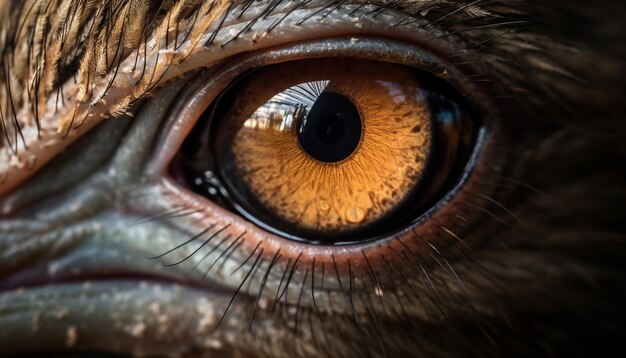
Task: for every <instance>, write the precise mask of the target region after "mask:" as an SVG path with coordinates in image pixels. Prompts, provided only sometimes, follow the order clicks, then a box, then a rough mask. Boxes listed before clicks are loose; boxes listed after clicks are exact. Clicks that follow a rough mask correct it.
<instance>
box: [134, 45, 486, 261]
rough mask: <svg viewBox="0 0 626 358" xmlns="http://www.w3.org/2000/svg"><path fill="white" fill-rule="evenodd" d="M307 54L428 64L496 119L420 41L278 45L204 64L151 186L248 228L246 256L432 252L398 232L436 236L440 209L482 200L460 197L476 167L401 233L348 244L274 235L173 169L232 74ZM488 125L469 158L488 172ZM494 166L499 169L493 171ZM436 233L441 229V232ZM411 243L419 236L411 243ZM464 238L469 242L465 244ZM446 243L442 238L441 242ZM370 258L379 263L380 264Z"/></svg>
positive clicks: (322, 257) (163, 140)
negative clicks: (184, 182)
mask: <svg viewBox="0 0 626 358" xmlns="http://www.w3.org/2000/svg"><path fill="white" fill-rule="evenodd" d="M303 56H306V57H307V58H313V57H324V56H346V57H360V58H364V59H376V60H381V59H383V60H385V61H389V62H394V63H398V64H408V65H413V66H416V64H417V66H419V67H420V68H422V69H427V70H428V71H431V72H433V73H435V74H437V75H439V76H440V77H443V78H445V79H446V81H447V82H449V83H450V84H452V85H453V87H455V88H457V89H458V90H459V91H460V92H461V93H463V94H464V95H465V96H469V97H470V98H472V99H473V101H470V102H474V103H476V104H477V105H480V106H481V108H480V110H481V112H480V113H481V114H482V115H484V116H485V117H486V118H485V119H486V120H485V123H489V121H487V119H490V118H489V116H490V112H489V110H488V108H489V105H488V101H485V102H486V103H485V102H482V99H483V97H482V96H483V95H482V94H481V92H480V91H478V90H477V89H475V88H474V87H473V86H472V84H471V83H469V82H466V81H465V76H464V75H463V74H462V73H461V72H460V71H459V70H458V69H457V68H456V67H454V66H450V65H448V64H447V63H446V62H444V61H442V60H440V59H439V58H438V57H437V56H435V55H433V54H431V53H430V52H427V51H425V50H424V49H422V48H421V47H418V46H417V45H412V44H407V43H404V42H401V41H394V40H390V39H380V38H363V39H361V38H359V39H357V40H356V41H355V40H354V38H352V37H350V38H333V39H324V40H314V41H309V42H306V43H299V44H295V45H285V46H281V47H274V48H270V49H267V50H260V51H256V52H253V53H248V54H244V55H241V56H238V57H235V58H233V59H232V60H230V61H227V62H225V63H223V64H221V65H220V66H216V67H214V68H212V69H208V70H203V72H201V73H199V75H196V76H194V77H193V80H192V81H190V82H189V85H188V87H186V88H185V90H184V91H183V92H182V93H181V95H180V96H181V98H182V99H185V98H188V99H189V100H181V101H178V102H177V105H176V107H174V108H173V109H172V110H171V113H172V118H171V119H170V120H169V122H168V123H167V125H166V126H164V128H163V133H162V135H161V137H160V138H159V139H158V140H157V145H156V146H155V148H157V151H156V152H155V153H154V159H153V160H152V161H151V162H150V163H148V165H147V170H146V173H147V175H148V176H149V177H150V178H152V180H151V182H152V183H153V185H155V186H156V187H155V188H154V189H153V191H154V192H165V193H167V200H169V201H170V202H169V203H168V206H170V209H171V208H177V207H186V208H187V209H188V210H189V211H192V212H194V213H196V214H194V215H191V216H190V218H189V220H196V221H199V222H200V223H203V224H207V225H209V224H215V223H216V222H217V224H218V226H228V228H227V229H226V230H225V231H224V232H223V233H222V234H224V235H231V236H233V237H236V236H238V235H239V234H240V233H242V232H246V233H247V235H246V237H247V238H248V239H247V240H244V241H243V243H242V245H241V251H242V252H247V253H248V254H249V253H250V252H253V250H254V249H255V248H256V247H257V245H260V244H261V243H262V246H263V248H264V255H270V254H273V253H275V252H278V251H279V250H280V252H281V253H282V254H283V255H284V256H285V257H291V256H292V255H293V256H297V255H299V254H298V253H302V255H301V258H300V260H301V261H302V262H309V263H310V262H311V261H312V260H313V259H314V258H317V259H316V260H317V262H318V263H322V262H325V263H327V264H333V265H334V263H333V262H332V260H331V258H335V259H336V260H337V261H338V262H340V264H339V265H343V264H345V263H346V262H349V261H350V260H352V269H357V270H359V269H362V270H367V267H366V262H364V261H363V255H362V252H363V251H367V253H368V255H372V257H375V256H379V255H384V254H385V253H386V254H387V255H388V248H389V247H395V248H396V249H398V250H404V248H403V247H404V245H408V246H409V247H410V248H411V249H412V250H414V251H415V252H417V253H424V252H429V250H431V246H430V245H431V243H430V242H429V241H423V240H422V239H420V240H411V239H406V240H405V241H406V243H405V242H401V240H400V239H398V238H400V237H402V236H405V237H406V235H414V234H415V233H414V232H413V231H412V230H413V229H415V228H416V227H419V232H420V233H421V234H424V236H425V237H426V239H425V240H430V239H432V238H433V237H435V238H436V237H437V235H440V232H441V231H442V227H444V228H446V226H444V225H447V221H448V219H449V218H448V217H446V215H448V216H449V213H446V212H445V210H442V208H445V207H446V206H454V205H455V203H459V202H463V201H468V202H469V201H471V202H476V198H471V199H469V200H468V197H467V195H463V194H462V193H461V194H460V195H459V192H460V188H461V187H463V186H468V187H474V188H476V187H477V186H478V185H479V184H477V183H475V181H474V182H473V183H468V182H469V181H470V177H471V175H473V173H474V172H473V171H464V174H463V176H462V177H461V178H460V179H459V180H458V181H457V182H456V184H455V186H454V187H453V188H452V189H451V191H450V192H449V193H448V194H446V195H445V196H444V197H443V198H442V199H441V200H440V201H439V202H438V203H437V204H436V205H435V206H433V207H432V208H431V209H430V210H429V211H427V212H426V213H425V214H424V215H422V216H421V217H420V218H419V219H418V221H415V222H413V223H411V225H410V226H409V227H407V228H406V229H404V230H403V231H401V232H399V233H398V234H397V236H394V237H389V238H388V239H382V240H377V241H372V242H367V243H358V244H355V245H346V246H342V247H336V246H323V245H303V244H302V243H297V242H291V241H289V240H285V239H284V238H282V237H278V236H275V235H273V234H271V233H269V232H267V231H265V230H262V229H261V228H258V227H256V226H255V225H254V224H252V223H249V222H247V221H245V220H242V219H241V218H240V217H239V216H238V215H237V214H235V213H233V212H231V211H228V210H226V209H224V208H222V207H220V206H219V205H218V204H216V203H214V202H212V201H210V200H209V199H206V198H204V197H201V196H199V195H197V194H195V193H192V192H190V191H188V190H187V189H185V188H183V187H181V186H180V184H178V183H177V182H176V181H175V180H174V179H173V178H172V177H171V175H170V174H169V172H168V171H169V164H170V163H171V161H172V159H173V158H174V156H175V155H176V153H177V152H178V150H179V148H180V146H181V145H182V142H183V141H184V139H185V138H186V136H187V134H188V133H189V132H190V131H191V129H192V128H193V126H194V125H195V124H196V122H197V120H198V118H199V117H200V115H201V114H202V113H203V112H204V111H205V110H206V109H207V108H208V107H209V105H210V104H211V103H212V102H213V101H214V100H215V98H216V97H217V96H218V95H219V94H220V93H221V92H223V91H224V89H225V88H226V87H227V86H228V85H229V84H230V83H231V82H232V81H233V80H234V79H236V78H238V76H239V75H241V73H243V72H246V71H248V70H250V69H253V68H255V67H260V66H263V65H269V64H273V63H278V62H283V61H290V60H296V59H300V58H302V57H303ZM488 130H489V128H483V129H481V130H480V131H479V133H478V137H477V144H476V147H475V149H474V150H473V152H472V156H471V158H470V159H469V163H468V167H473V166H475V165H476V166H477V169H476V170H486V169H485V168H486V167H489V166H490V162H489V155H486V153H487V151H486V149H485V148H486V147H492V146H493V145H494V143H493V141H492V138H491V136H488V135H487V133H488ZM494 156H495V155H494ZM479 157H481V163H479V161H478V158H479ZM479 164H480V165H479ZM495 172H496V171H493V172H492V173H495ZM477 190H478V189H477ZM485 192H486V191H485ZM146 205H147V204H146ZM159 209H163V208H162V207H161V208H159ZM442 211H443V212H442ZM465 219H466V220H471V217H470V216H467V217H465ZM176 225H178V224H176ZM452 231H455V230H454V229H453V230H449V229H448V232H452ZM433 233H436V235H435V234H433ZM433 235H434V236H433ZM453 236H454V235H451V234H448V235H447V237H446V238H445V239H446V240H447V242H449V241H450V239H451V237H452V238H453V239H454V240H455V241H457V240H456V238H454V237H453ZM433 240H434V239H433ZM409 241H413V242H411V243H409ZM448 244H449V243H448ZM448 244H446V245H448ZM457 244H458V243H457ZM462 244H463V245H467V243H462ZM443 246H444V245H443V244H441V245H440V246H439V247H443ZM264 257H265V256H264ZM270 259H271V258H270ZM370 264H372V265H376V264H375V263H370Z"/></svg>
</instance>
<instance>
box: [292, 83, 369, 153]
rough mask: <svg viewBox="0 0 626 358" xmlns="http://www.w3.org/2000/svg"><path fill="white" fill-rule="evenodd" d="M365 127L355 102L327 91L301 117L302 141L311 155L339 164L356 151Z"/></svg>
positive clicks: (299, 131) (300, 136) (299, 138)
mask: <svg viewBox="0 0 626 358" xmlns="http://www.w3.org/2000/svg"><path fill="white" fill-rule="evenodd" d="M361 130H362V126H361V116H360V115H359V111H358V110H357V109H356V107H355V106H354V104H353V103H352V101H350V100H349V99H348V98H346V97H345V96H342V95H340V94H338V93H334V92H324V93H322V94H321V95H320V96H319V97H318V98H317V100H316V101H315V103H314V104H313V106H312V107H311V110H310V111H309V112H308V113H307V114H306V115H305V116H302V118H300V121H299V123H298V141H299V142H300V146H302V149H304V151H305V152H306V153H307V154H309V155H310V156H311V157H313V158H315V159H317V160H319V161H321V162H326V163H335V162H339V161H342V160H344V159H346V158H347V157H349V156H350V154H352V153H353V152H354V150H355V149H356V147H357V146H358V145H359V141H360V140H361Z"/></svg>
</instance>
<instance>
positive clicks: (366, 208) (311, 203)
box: [218, 59, 432, 234]
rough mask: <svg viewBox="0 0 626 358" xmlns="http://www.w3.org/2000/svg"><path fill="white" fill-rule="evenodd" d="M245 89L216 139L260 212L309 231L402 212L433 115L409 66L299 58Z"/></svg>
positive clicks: (419, 171)
mask: <svg viewBox="0 0 626 358" xmlns="http://www.w3.org/2000/svg"><path fill="white" fill-rule="evenodd" d="M238 88H239V90H238V91H237V92H236V95H234V99H233V100H232V102H231V103H232V105H230V106H229V108H228V109H227V110H226V111H225V112H224V114H223V117H222V118H221V119H220V122H221V123H222V127H225V128H226V129H222V130H220V131H219V133H222V135H219V138H220V139H219V140H218V142H220V143H221V145H222V146H223V148H224V149H223V150H222V152H226V154H227V155H226V156H225V158H226V159H224V161H229V160H232V161H233V162H234V168H233V170H232V172H230V173H227V174H226V175H225V176H227V177H229V180H233V181H234V182H235V183H234V184H232V185H231V188H234V191H237V192H243V193H245V194H242V195H240V197H241V198H243V201H249V202H252V203H253V204H252V205H251V206H254V207H253V208H252V209H251V210H252V211H254V210H256V211H264V212H265V213H271V216H272V217H275V218H277V219H278V220H280V221H282V222H285V223H288V224H289V225H291V226H292V227H295V228H297V229H303V230H307V231H309V232H318V233H320V234H324V233H333V234H336V233H338V232H348V231H351V230H354V229H356V228H359V227H362V226H364V225H368V224H371V223H374V222H376V221H377V220H378V219H381V218H383V217H385V216H386V215H387V214H389V213H390V212H391V211H392V210H394V209H395V208H397V207H398V206H399V205H400V204H401V203H402V202H404V201H405V200H406V199H407V197H408V196H409V193H411V192H412V190H413V189H414V187H415V185H416V183H418V182H419V181H420V178H421V177H422V175H423V173H424V169H425V168H426V166H427V163H428V161H429V157H430V154H431V151H432V128H431V126H432V119H431V109H430V106H429V102H428V92H427V91H424V90H423V89H422V86H421V84H420V81H419V78H418V77H417V76H416V75H415V73H414V72H413V71H412V69H411V68H410V67H406V66H398V65H393V64H388V63H381V62H374V61H361V60H345V59H321V60H304V61H295V62H288V63H284V64H279V65H274V66H270V67H268V68H266V69H265V70H261V71H259V72H256V73H254V74H253V75H251V76H249V77H248V78H246V79H245V80H244V81H243V82H242V83H241V84H239V87H238ZM233 178H234V179H233ZM244 205H245V204H244Z"/></svg>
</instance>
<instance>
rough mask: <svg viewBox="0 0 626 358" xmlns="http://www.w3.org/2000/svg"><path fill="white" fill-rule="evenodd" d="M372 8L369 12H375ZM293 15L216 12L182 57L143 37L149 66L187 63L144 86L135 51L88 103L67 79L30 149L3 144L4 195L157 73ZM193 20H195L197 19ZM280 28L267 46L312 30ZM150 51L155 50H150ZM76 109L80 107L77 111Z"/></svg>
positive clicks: (242, 45) (234, 44) (240, 47)
mask: <svg viewBox="0 0 626 358" xmlns="http://www.w3.org/2000/svg"><path fill="white" fill-rule="evenodd" d="M344 6H352V7H353V9H360V10H362V11H364V12H365V11H368V8H367V6H368V5H365V6H360V5H350V4H346V5H344ZM322 8H324V7H322ZM334 10H337V8H334ZM344 10H345V9H344ZM296 11H297V10H296ZM296 11H293V12H291V13H289V16H295V15H297V14H298V13H297V12H296ZM389 11H391V10H389ZM369 12H370V13H371V11H369ZM346 13H347V14H346ZM335 15H337V16H342V17H343V18H344V20H350V21H343V22H341V21H339V22H338V21H336V20H337V19H333V16H335ZM289 16H283V15H282V14H275V15H271V16H267V17H265V16H260V15H259V16H257V19H259V20H256V21H255V20H254V18H252V19H250V21H249V22H247V23H246V22H243V23H241V22H240V23H239V24H238V25H237V27H238V28H239V30H237V29H233V28H232V27H229V26H224V24H222V25H221V26H220V21H221V20H219V19H220V18H219V17H216V19H217V20H216V21H218V22H217V24H218V25H216V26H218V27H221V28H222V30H223V31H220V32H218V35H217V36H215V38H214V39H213V46H194V47H193V48H194V50H193V51H195V53H191V54H189V53H188V54H186V55H185V56H184V57H183V56H182V55H181V54H180V53H178V54H177V53H175V51H174V52H173V51H172V50H171V49H170V50H167V51H166V52H164V50H163V46H164V45H165V44H166V43H167V44H169V46H171V47H172V48H173V46H175V45H176V46H179V49H180V50H181V51H184V50H185V46H184V45H182V46H181V45H180V44H175V41H172V39H171V38H169V40H167V41H166V38H165V37H166V36H164V33H163V34H161V36H160V40H158V39H157V38H158V37H157V38H153V39H152V40H147V41H144V42H143V43H142V45H143V46H147V47H142V46H141V45H140V47H139V51H140V52H142V51H144V52H148V53H149V56H148V57H147V58H146V59H144V61H146V63H147V66H150V64H151V63H152V64H154V63H157V59H159V58H163V57H162V56H165V57H166V58H171V59H172V60H174V59H176V56H180V57H182V59H184V63H183V61H182V59H181V58H179V60H181V63H180V65H178V66H176V65H174V66H162V67H161V71H162V73H151V75H150V80H149V81H148V82H145V83H143V87H142V86H141V83H139V86H138V83H137V81H138V80H141V79H144V80H145V79H146V77H147V76H146V75H145V73H143V75H144V77H143V78H139V76H142V74H141V73H142V72H141V71H140V68H143V66H141V61H140V62H139V64H140V66H136V65H135V58H134V57H135V56H134V53H131V55H130V56H129V57H127V58H126V60H124V61H121V63H120V64H119V65H118V66H119V68H117V67H115V66H113V67H114V68H112V70H115V71H114V72H113V73H110V74H109V75H108V76H105V77H103V78H102V79H100V80H99V81H94V82H93V83H91V86H92V87H91V88H92V89H96V91H95V92H94V93H93V94H92V95H91V97H89V96H87V98H86V99H87V100H85V101H84V102H80V99H79V98H77V97H78V95H79V93H80V92H77V91H80V90H79V89H76V86H74V87H72V83H69V84H68V83H66V84H65V85H64V87H65V88H64V89H63V91H64V92H67V93H66V95H65V104H66V107H64V108H61V109H60V110H59V112H58V113H55V112H53V111H48V112H47V113H45V114H44V115H43V116H42V117H41V119H40V122H41V126H42V128H44V130H42V131H41V132H38V130H37V129H36V128H34V127H33V126H30V127H25V128H23V132H24V135H25V138H26V140H25V142H26V143H27V144H28V147H29V150H24V149H25V148H21V151H22V152H23V153H20V152H18V153H17V155H15V154H13V153H12V152H11V149H10V148H7V147H5V148H2V153H1V154H0V155H2V156H4V157H5V158H6V160H3V161H1V162H0V178H4V179H3V180H2V185H0V195H2V194H3V193H6V192H7V191H9V190H10V189H11V188H12V187H14V186H15V185H17V184H18V183H19V182H20V181H21V180H22V179H23V178H24V177H27V176H29V175H30V174H31V173H33V172H35V171H36V169H38V168H39V167H41V166H42V165H43V164H45V163H46V162H47V161H49V160H50V159H51V158H52V157H53V156H54V154H55V153H57V152H58V151H60V150H62V149H63V148H65V147H67V146H68V145H69V144H70V143H71V142H72V141H73V140H74V139H75V138H77V137H78V136H80V135H82V134H83V133H84V132H85V131H86V130H87V129H89V128H91V127H92V126H94V125H95V124H97V123H99V122H100V121H101V120H102V119H103V118H106V117H108V116H109V115H110V114H111V112H114V113H115V112H123V111H124V110H125V107H126V105H127V104H128V103H129V102H131V101H133V99H134V98H139V97H141V96H142V95H143V92H142V90H144V91H147V90H150V89H152V88H153V87H154V85H155V83H153V81H152V80H153V79H154V78H158V79H159V80H160V81H162V82H163V83H165V82H166V81H167V80H168V79H170V78H174V77H175V76H178V75H180V74H181V73H183V72H186V71H187V70H188V69H189V68H193V67H200V66H206V65H207V64H210V63H215V62H216V61H219V60H220V59H221V58H224V57H227V56H230V55H232V54H234V53H237V52H240V51H245V50H248V49H249V47H250V46H249V45H250V44H254V43H255V42H254V41H253V38H254V36H255V35H254V33H255V32H254V30H255V29H256V28H255V26H258V28H263V27H266V26H268V23H269V24H273V23H275V22H276V20H277V19H278V20H280V21H281V26H282V25H285V26H286V25H288V24H289ZM322 16H323V19H326V20H327V23H326V24H323V25H326V26H317V27H318V28H322V29H324V30H325V31H328V34H329V35H330V34H331V32H330V31H331V30H333V31H338V30H339V28H343V30H347V31H355V30H356V31H357V32H358V31H361V29H362V28H363V27H359V26H355V24H354V23H353V22H352V19H354V17H352V16H351V15H350V12H348V11H344V12H340V11H335V12H334V13H332V14H324V15H322ZM371 16H372V17H374V16H376V17H378V18H379V19H380V18H381V17H384V16H385V14H382V13H371ZM404 16H405V15H402V16H400V18H404ZM331 20H332V21H331ZM370 20H371V21H372V24H376V25H378V26H369V30H372V27H373V28H374V29H375V30H377V31H380V32H383V30H384V29H383V28H382V24H384V22H382V21H379V20H374V19H370ZM264 21H265V22H264ZM270 21H271V22H270ZM367 21H368V20H367V16H360V17H359V22H360V23H361V24H366V23H367ZM251 22H254V25H253V26H252V27H250V26H249V24H250V23H251ZM322 22H323V21H322ZM195 24H197V22H196V23H195ZM303 24H304V23H303ZM329 24H330V25H333V26H335V28H334V29H333V28H332V27H333V26H328V25H329ZM315 25H319V24H318V23H317V22H316V23H314V24H312V25H309V24H307V25H306V26H315ZM196 26H197V25H196ZM364 27H368V26H364ZM246 28H247V29H248V31H244V32H241V30H242V29H246ZM278 29H279V27H276V28H274V29H273V30H275V31H274V32H273V33H272V32H270V33H269V34H267V35H266V39H265V40H264V41H265V42H266V44H264V45H271V43H267V42H270V41H268V39H271V38H272V36H275V41H277V42H280V41H282V42H287V41H297V39H298V37H300V38H302V36H306V35H308V34H303V33H302V32H303V31H300V33H298V34H295V35H294V34H293V33H292V34H287V33H286V32H282V33H280V34H277V32H278ZM170 30H171V31H175V30H177V31H179V37H181V38H185V36H188V35H186V34H187V33H188V32H186V31H185V29H178V28H176V27H173V26H170ZM239 33H241V35H238V37H237V41H232V38H233V36H237V34H239ZM233 34H234V35H233ZM286 35H289V36H286ZM194 36H201V41H199V42H200V43H201V42H202V41H204V42H207V41H208V40H210V39H211V37H212V36H213V35H212V32H211V31H205V32H204V33H203V35H194ZM188 37H189V36H188ZM245 37H247V38H248V39H249V41H247V42H246V41H243V39H244V38H245ZM192 40H194V39H190V38H188V39H187V41H188V42H189V41H192ZM220 42H221V44H224V43H227V44H228V45H227V46H223V47H222V46H221V45H220ZM256 43H257V45H255V46H260V45H259V44H258V43H259V41H257V42H256ZM158 44H161V45H162V46H161V47H160V48H157V47H156V45H158ZM150 45H153V46H155V47H153V48H152V49H151V48H150ZM217 46H220V47H219V49H220V50H219V51H215V48H216V47H217ZM150 51H152V54H150ZM140 55H141V53H140ZM151 56H152V57H151ZM154 68H156V67H153V68H152V69H154ZM79 78H80V76H79ZM72 88H74V90H73V91H74V94H73V95H71V92H72ZM98 88H99V90H98ZM107 89H108V91H107V92H106V93H103V92H104V91H106V90H107ZM98 91H100V93H98ZM83 100H84V98H83ZM54 101H55V96H51V98H49V99H48V107H52V103H53V102H54ZM74 109H77V110H76V111H74ZM26 111H28V109H26ZM76 123H79V124H81V125H80V126H79V128H78V129H77V130H68V129H69V128H68V126H72V125H75V124H76ZM40 138H41V139H40ZM28 156H30V158H36V160H31V162H32V163H34V164H33V166H32V167H29V166H24V165H23V163H25V162H27V161H28V159H26V158H28Z"/></svg>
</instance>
